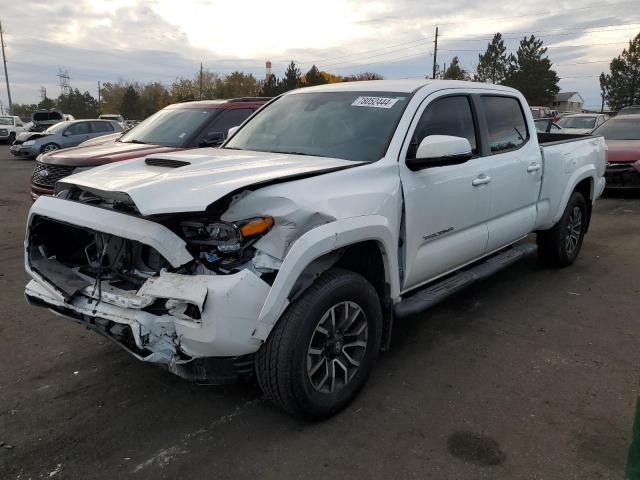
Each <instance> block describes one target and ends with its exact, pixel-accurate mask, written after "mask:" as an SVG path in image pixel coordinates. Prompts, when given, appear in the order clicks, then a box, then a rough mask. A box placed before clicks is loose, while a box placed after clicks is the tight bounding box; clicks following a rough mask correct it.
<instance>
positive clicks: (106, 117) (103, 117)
mask: <svg viewBox="0 0 640 480" xmlns="http://www.w3.org/2000/svg"><path fill="white" fill-rule="evenodd" d="M98 118H99V119H100V120H113V121H114V122H118V123H124V122H125V120H124V117H123V116H122V115H119V114H113V113H104V114H102V115H100V116H99V117H98Z"/></svg>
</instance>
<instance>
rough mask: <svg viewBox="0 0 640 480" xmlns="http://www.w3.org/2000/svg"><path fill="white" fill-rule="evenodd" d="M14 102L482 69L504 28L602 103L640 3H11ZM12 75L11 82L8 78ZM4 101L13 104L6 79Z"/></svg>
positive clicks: (639, 17)
mask: <svg viewBox="0 0 640 480" xmlns="http://www.w3.org/2000/svg"><path fill="white" fill-rule="evenodd" d="M0 4H1V5H2V8H0V21H1V22H2V26H3V30H4V31H5V44H6V45H7V47H6V55H7V65H8V68H9V79H10V82H11V90H12V96H13V101H14V102H18V103H25V102H28V103H31V102H36V101H38V99H39V95H40V87H41V86H44V87H46V89H47V93H48V96H50V97H55V96H57V95H58V94H59V92H60V88H59V87H58V86H57V84H58V82H59V79H58V78H57V76H56V75H57V74H58V71H59V69H63V70H66V71H68V74H69V77H70V78H71V81H70V83H71V85H72V86H73V87H77V88H79V89H81V90H83V91H84V90H89V91H90V92H91V93H92V94H93V95H97V82H98V81H101V82H106V81H114V80H118V79H125V80H138V81H160V82H162V83H164V84H166V85H169V84H170V83H171V82H172V81H173V80H174V79H175V78H176V77H180V76H186V77H192V76H193V75H194V74H195V73H196V71H197V70H198V69H199V65H200V62H201V61H202V62H203V63H204V66H205V68H208V69H210V70H212V71H216V72H218V73H220V74H225V73H229V72H231V71H233V70H242V71H245V72H247V73H253V74H254V75H255V76H257V77H259V78H262V77H263V76H264V62H265V61H266V60H271V61H272V63H273V67H274V73H276V74H277V75H280V74H281V73H282V72H283V71H284V69H285V67H286V64H287V63H288V62H289V61H290V60H295V61H296V62H298V63H299V64H300V66H301V67H302V69H303V70H305V69H308V68H309V67H310V66H311V65H312V64H313V63H315V64H316V65H318V66H319V67H320V68H321V69H322V70H325V71H329V72H332V73H336V74H341V75H344V74H349V73H357V72H362V71H375V72H379V73H381V74H383V75H384V76H385V77H386V78H407V77H419V76H424V75H425V74H427V73H430V72H431V63H432V61H433V36H434V30H435V25H436V24H437V25H439V28H440V34H441V37H440V39H439V51H438V61H439V63H443V62H446V63H449V62H450V61H451V58H452V57H453V56H455V55H458V56H459V57H460V59H461V62H462V65H463V67H464V68H465V69H467V70H469V71H473V68H474V66H475V65H476V64H477V59H478V53H479V52H481V51H483V50H484V49H485V48H486V45H487V43H488V41H490V39H491V37H492V36H493V33H495V32H497V31H500V32H502V34H503V36H504V37H505V39H506V44H507V46H508V47H509V49H510V50H513V51H515V49H516V48H517V44H518V41H519V39H520V38H522V36H523V35H524V34H530V33H533V34H535V35H537V36H539V37H541V38H542V39H543V40H544V42H545V44H546V45H547V46H548V47H549V51H548V55H549V57H550V58H551V60H552V62H553V63H554V65H555V68H556V70H557V72H558V75H559V76H560V77H561V78H562V80H561V82H560V86H561V88H562V90H565V91H574V90H575V91H579V92H580V93H581V94H582V96H583V97H584V98H585V100H586V104H587V106H599V103H600V100H599V86H598V78H597V77H598V75H599V73H600V72H601V71H603V70H605V71H606V70H608V62H609V61H610V60H611V58H612V57H614V56H616V55H618V54H619V53H620V52H621V51H622V49H623V48H624V47H625V45H626V44H627V42H628V40H629V39H630V38H632V37H633V36H635V35H636V34H638V33H639V32H640V0H635V1H618V0H610V1H594V0H586V1H584V0H567V1H562V0H560V1H557V2H540V1H534V0H522V1H519V2H517V3H515V4H514V3H513V2H504V1H502V0H487V1H484V2H475V1H471V0H432V1H430V2H425V1H424V0H321V1H317V2H305V1H300V0H297V1H294V0H271V1H269V2H265V1H257V0H241V1H229V0H225V1H215V0H180V1H177V0H113V1H109V0H100V1H91V0H44V1H40V0H22V1H19V2H18V1H11V0H0ZM0 78H1V77H0ZM0 101H2V102H3V103H4V104H6V103H7V92H6V87H5V85H4V81H1V82H0Z"/></svg>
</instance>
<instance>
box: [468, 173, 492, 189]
mask: <svg viewBox="0 0 640 480" xmlns="http://www.w3.org/2000/svg"><path fill="white" fill-rule="evenodd" d="M489 182H491V177H490V176H489V175H485V174H484V173H483V174H481V175H478V177H477V178H475V179H474V180H473V181H472V182H471V185H473V186H474V187H479V186H481V185H486V184H487V183H489Z"/></svg>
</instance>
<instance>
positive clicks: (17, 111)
mask: <svg viewBox="0 0 640 480" xmlns="http://www.w3.org/2000/svg"><path fill="white" fill-rule="evenodd" d="M37 109H38V105H36V104H35V103H14V104H13V111H12V112H11V115H17V116H19V117H23V118H26V117H30V116H31V114H32V113H33V111H34V110H37ZM7 110H8V109H7V108H6V107H5V109H4V113H5V115H6V114H7V113H8V111H7Z"/></svg>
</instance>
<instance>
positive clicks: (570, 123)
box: [558, 117, 596, 128]
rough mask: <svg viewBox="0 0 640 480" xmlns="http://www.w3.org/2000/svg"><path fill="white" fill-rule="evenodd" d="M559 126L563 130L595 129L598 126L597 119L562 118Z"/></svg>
mask: <svg viewBox="0 0 640 480" xmlns="http://www.w3.org/2000/svg"><path fill="white" fill-rule="evenodd" d="M558 125H560V126H561V127H562V128H593V127H595V126H596V117H562V118H561V119H560V120H559V121H558Z"/></svg>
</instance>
